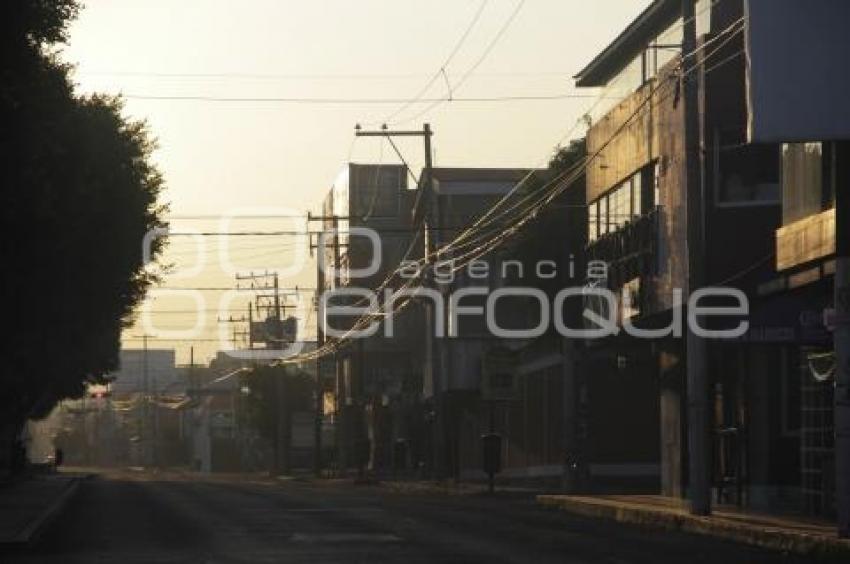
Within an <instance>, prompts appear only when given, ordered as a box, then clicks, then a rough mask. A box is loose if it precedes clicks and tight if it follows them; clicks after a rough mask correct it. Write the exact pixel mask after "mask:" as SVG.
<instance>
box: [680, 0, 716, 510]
mask: <svg viewBox="0 0 850 564" xmlns="http://www.w3.org/2000/svg"><path fill="white" fill-rule="evenodd" d="M682 20H683V22H684V29H683V34H684V35H683V40H682V60H683V62H684V61H685V58H684V57H685V56H686V55H688V54H690V53H694V52H695V51H696V39H697V38H696V20H695V18H694V0H682ZM694 59H695V63H694V64H698V65H699V64H702V61H701V59H700V58H699V57H697V56H694ZM696 76H697V75H696V74H686V72H685V69H684V65H683V67H682V78H681V80H682V88H683V92H684V96H683V103H684V114H685V121H684V126H685V127H684V137H685V155H684V157H685V187H686V194H687V196H686V200H687V214H686V216H687V254H688V295H690V294H692V293H693V292H695V291H696V290H697V289H699V288H701V287H702V285H703V284H704V283H705V272H704V270H705V265H704V260H705V239H704V238H705V232H704V228H703V225H704V209H703V206H704V201H705V197H704V196H705V194H704V192H703V183H702V171H701V160H702V151H701V146H700V135H701V133H700V130H701V124H702V120H701V116H700V107H699V83H698V82H697V80H696ZM687 325H688V331H687V341H686V344H685V347H686V349H685V351H686V354H687V357H686V366H687V397H688V414H687V417H688V452H689V460H688V469H689V470H688V493H689V497H690V509H691V513H692V514H694V515H708V514H710V513H711V477H710V468H709V465H710V461H711V437H710V435H709V427H708V423H709V413H708V404H709V402H708V358H707V344H706V342H705V339H703V338H701V337H699V336H698V335H696V334H695V333H694V332H693V330H692V328H691V325H692V324H691V323H688V324H687Z"/></svg>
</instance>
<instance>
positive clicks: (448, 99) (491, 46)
mask: <svg viewBox="0 0 850 564" xmlns="http://www.w3.org/2000/svg"><path fill="white" fill-rule="evenodd" d="M524 5H525V0H520V1H519V2H518V3H517V5H516V7H515V8H514V9H513V11H512V12H511V14H510V15H509V16H508V19H506V20H505V22H504V23H503V24H502V26H501V27H500V28H499V31H497V32H496V35H494V36H493V39H492V40H490V43H489V44H488V45H487V47H486V48H485V49H484V52H483V53H482V54H481V56H480V57H479V58H478V59H477V60H476V61H475V62H474V63H473V64H472V66H471V67H469V69H467V71H466V72H465V73H464V74H463V75H462V76H461V78H460V80H458V82H457V83H456V84H455V85H454V86H452V85H451V84H449V85H448V90H449V91H448V94H447V96H446V97H444V98H438V99H436V100H434V101H432V102H431V103H430V104H429V105H428V106H426V107H425V108H423V109H422V110H421V111H419V112H417V113H416V114H414V115H413V116H411V117H409V118H407V119H405V120H402V121H396V122H393V125H399V124H403V123H409V122H411V121H414V120H417V119H419V118H420V117H422V116H424V115H425V114H427V113H428V112H430V111H431V110H433V109H434V108H436V107H437V106H439V105H440V104H442V103H444V102H455V101H459V100H464V98H455V97H454V96H453V94H452V92H453V91H455V90H458V89H459V88H460V87H461V86H463V85H464V84H465V83H466V81H467V80H469V77H470V76H471V75H472V73H473V72H475V70H476V69H477V68H478V67H479V66H480V65H481V63H483V62H484V61H485V59H487V57H488V56H489V55H490V53H491V52H492V51H493V49H494V48H495V47H496V44H497V43H498V42H499V40H500V39H501V38H502V36H503V35H504V34H505V32H507V30H508V28H509V27H510V26H511V24H512V23H513V21H514V20H515V19H516V17H517V15H519V12H520V10H521V9H522V7H523V6H524ZM447 80H448V79H447ZM586 97H588V98H594V97H595V96H593V95H587V96H586Z"/></svg>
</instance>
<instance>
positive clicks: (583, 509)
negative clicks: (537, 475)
mask: <svg viewBox="0 0 850 564" xmlns="http://www.w3.org/2000/svg"><path fill="white" fill-rule="evenodd" d="M536 499H537V503H538V504H540V505H542V506H544V507H552V508H557V509H561V510H563V511H567V512H569V513H573V514H575V515H581V516H583V517H591V518H597V519H607V520H612V521H617V522H620V523H628V524H633V525H640V526H646V527H652V528H656V529H663V530H667V531H681V532H685V533H693V534H698V535H705V536H712V537H716V538H721V539H724V540H729V541H734V542H739V543H743V544H748V545H752V546H758V547H760V548H767V549H771V550H779V551H784V552H791V553H795V554H801V555H804V556H827V557H834V556H850V540H843V539H839V538H837V537H831V536H827V535H820V534H816V533H808V532H803V531H794V530H789V529H784V528H779V527H769V526H759V525H754V524H750V523H745V522H741V521H737V520H733V519H726V518H723V517H703V516H698V515H690V514H688V513H680V512H673V511H659V510H655V509H647V508H644V507H640V506H638V505H630V504H627V503H613V502H605V501H601V500H591V499H571V498H569V497H565V496H559V495H539V496H537V498H536Z"/></svg>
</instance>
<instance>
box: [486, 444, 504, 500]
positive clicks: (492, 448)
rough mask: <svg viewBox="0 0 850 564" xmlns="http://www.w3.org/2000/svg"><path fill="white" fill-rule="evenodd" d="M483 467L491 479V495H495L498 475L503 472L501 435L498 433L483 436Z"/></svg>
mask: <svg viewBox="0 0 850 564" xmlns="http://www.w3.org/2000/svg"><path fill="white" fill-rule="evenodd" d="M481 467H482V470H484V473H485V474H487V477H488V479H489V489H490V493H493V490H494V489H495V477H496V474H498V473H499V472H501V471H502V436H501V435H498V434H496V433H488V434H486V435H481Z"/></svg>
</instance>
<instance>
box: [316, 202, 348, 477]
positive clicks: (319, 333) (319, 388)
mask: <svg viewBox="0 0 850 564" xmlns="http://www.w3.org/2000/svg"><path fill="white" fill-rule="evenodd" d="M340 220H351V217H349V216H339V215H336V214H331V215H327V216H326V215H313V214H311V213H310V212H307V222H308V223H309V222H312V221H320V222H321V223H322V229H321V231H320V232H319V238H318V240H317V242H316V244H315V246H314V245H313V244H312V243H311V244H310V249H311V251H312V250H313V249H316V346H317V347H321V346H322V345H324V344H325V343H326V342H327V336H326V335H325V332H324V330H323V329H322V323H323V322H325V321H326V319H325V315H326V313H325V309H324V308H323V307H322V293H323V292H324V291H325V284H326V280H325V268H326V267H327V263H326V261H325V243H324V232H325V222H327V221H330V222H331V229H332V230H333V244H332V248H333V278H332V279H331V287H332V288H336V287H338V286H339V263H340V247H341V246H342V245H340V242H339V221H340ZM320 242H321V243H322V244H321V245H319V243H320ZM333 365H334V369H335V380H336V381H335V386H336V390H337V393H336V394H335V405H334V411H335V413H336V422H335V424H334V442H335V443H336V444H335V445H334V451H335V452H336V455H337V457H338V460H339V461H340V462H341V464H340V467H341V466H343V465H344V459H345V457H344V456H342V455H341V452H342V450H341V449H342V448H343V445H344V441H343V440H341V437H340V432H341V430H342V428H344V423H343V417H342V404H341V403H340V401H339V395H340V391H341V390H343V389H344V381H343V378H342V375H341V374H340V372H339V370H337V366H338V363H337V357H336V353H334V361H333ZM315 393H316V414H315V430H314V434H315V437H314V441H315V446H316V452H315V459H314V470H315V472H316V475H317V476H319V475H321V472H322V468H321V467H322V461H321V452H322V420H323V419H324V381H323V372H322V357H321V356H318V357H316V392H315Z"/></svg>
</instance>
